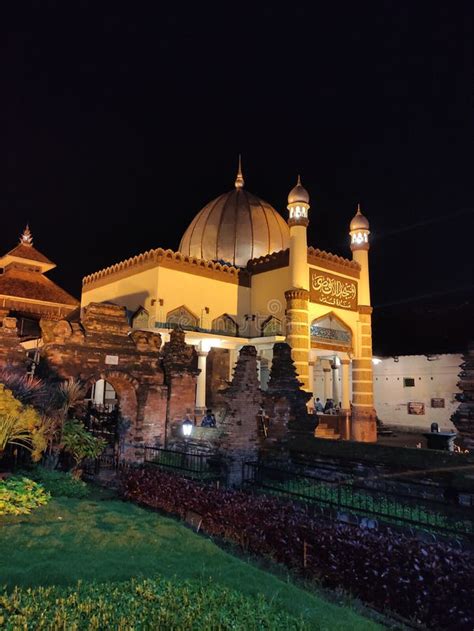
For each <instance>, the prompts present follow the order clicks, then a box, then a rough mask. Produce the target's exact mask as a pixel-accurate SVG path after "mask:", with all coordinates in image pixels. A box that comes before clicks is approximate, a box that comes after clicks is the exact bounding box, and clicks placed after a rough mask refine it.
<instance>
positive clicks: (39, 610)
mask: <svg viewBox="0 0 474 631" xmlns="http://www.w3.org/2000/svg"><path fill="white" fill-rule="evenodd" d="M0 626H1V628H2V629H6V630H11V631H13V630H14V629H15V630H16V629H20V628H21V629H25V630H28V629H35V631H36V630H44V631H46V630H51V631H53V630H54V631H55V630H56V629H77V630H82V629H120V630H121V631H128V630H130V631H132V630H133V629H221V630H222V631H224V630H226V629H229V630H230V629H232V630H233V631H247V630H248V631H250V630H257V629H258V630H260V629H268V630H272V631H273V630H275V631H279V630H281V631H286V630H288V631H290V630H295V631H296V630H301V631H303V630H306V629H309V627H308V626H307V625H306V624H305V623H304V622H303V621H301V620H299V619H297V618H295V617H293V616H291V615H289V614H286V613H283V612H280V611H278V610H277V609H276V608H275V607H274V606H273V605H271V604H269V603H267V602H266V601H265V600H264V598H263V597H260V598H250V597H246V596H243V595H241V594H239V593H238V592H236V591H234V590H229V589H227V588H225V587H224V588H223V587H220V586H216V585H212V584H211V585H204V586H203V585H199V584H198V583H192V582H187V581H186V582H180V583H177V582H171V581H165V580H162V579H159V580H152V579H146V580H130V581H126V582H123V583H103V584H100V585H98V584H95V583H90V584H87V583H86V584H82V583H79V584H78V585H77V587H67V588H60V587H39V588H36V589H18V588H16V589H15V590H14V591H13V592H12V593H10V594H9V593H7V592H6V591H4V592H3V594H0Z"/></svg>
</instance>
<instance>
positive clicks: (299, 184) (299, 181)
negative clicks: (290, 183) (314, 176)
mask: <svg viewBox="0 0 474 631" xmlns="http://www.w3.org/2000/svg"><path fill="white" fill-rule="evenodd" d="M297 186H301V175H299V174H298V182H297Z"/></svg>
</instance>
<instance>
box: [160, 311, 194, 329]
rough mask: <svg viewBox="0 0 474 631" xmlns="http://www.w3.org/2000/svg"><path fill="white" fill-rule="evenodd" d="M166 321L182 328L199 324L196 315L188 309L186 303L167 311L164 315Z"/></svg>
mask: <svg viewBox="0 0 474 631" xmlns="http://www.w3.org/2000/svg"><path fill="white" fill-rule="evenodd" d="M166 322H168V323H169V324H171V325H172V326H176V327H178V326H179V327H181V328H182V329H189V328H193V327H198V326H199V318H198V316H197V315H196V314H195V313H193V312H192V311H191V309H188V307H186V305H181V306H180V307H176V309H172V310H171V311H168V313H167V315H166Z"/></svg>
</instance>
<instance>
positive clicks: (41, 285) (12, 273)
mask: <svg viewBox="0 0 474 631" xmlns="http://www.w3.org/2000/svg"><path fill="white" fill-rule="evenodd" d="M18 247H21V246H18ZM26 247H28V249H30V248H29V246H26ZM33 249H34V248H33ZM38 254H39V252H38ZM40 256H42V255H40ZM0 295H2V296H12V297H15V298H26V299H30V300H40V301H44V302H53V303H57V304H61V305H71V306H74V307H76V306H77V305H78V304H79V301H78V300H76V298H74V297H73V296H71V295H70V294H68V293H67V291H64V289H61V287H59V286H58V285H56V283H54V282H53V281H52V280H50V279H49V278H47V277H46V276H44V275H43V274H41V273H39V272H34V271H33V270H20V269H15V268H8V269H7V270H6V271H5V273H4V274H0Z"/></svg>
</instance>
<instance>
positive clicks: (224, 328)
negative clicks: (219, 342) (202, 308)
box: [212, 313, 239, 336]
mask: <svg viewBox="0 0 474 631" xmlns="http://www.w3.org/2000/svg"><path fill="white" fill-rule="evenodd" d="M212 330H213V331H215V332H216V333H223V334H224V335H232V336H238V335H239V325H238V324H237V322H236V321H235V320H234V318H232V317H231V316H230V315H229V314H228V313H223V314H222V315H220V316H219V317H218V318H215V319H214V320H213V321H212Z"/></svg>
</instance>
